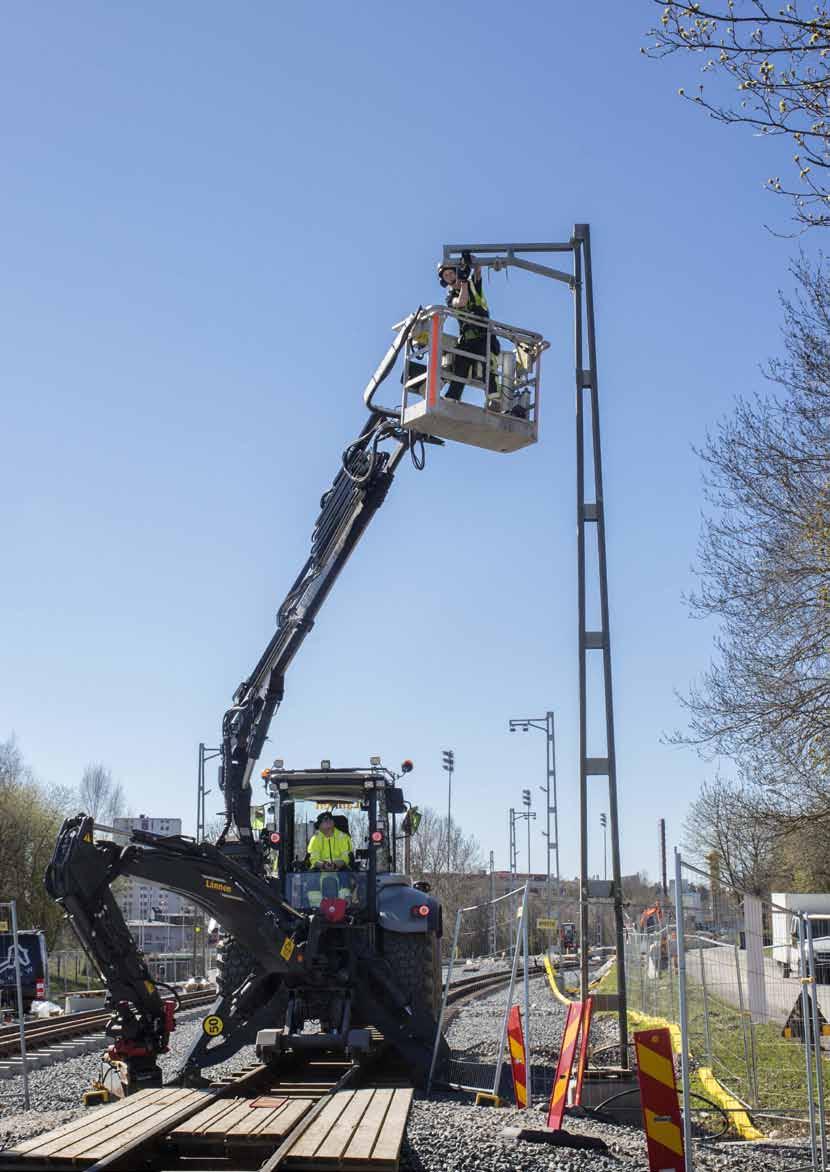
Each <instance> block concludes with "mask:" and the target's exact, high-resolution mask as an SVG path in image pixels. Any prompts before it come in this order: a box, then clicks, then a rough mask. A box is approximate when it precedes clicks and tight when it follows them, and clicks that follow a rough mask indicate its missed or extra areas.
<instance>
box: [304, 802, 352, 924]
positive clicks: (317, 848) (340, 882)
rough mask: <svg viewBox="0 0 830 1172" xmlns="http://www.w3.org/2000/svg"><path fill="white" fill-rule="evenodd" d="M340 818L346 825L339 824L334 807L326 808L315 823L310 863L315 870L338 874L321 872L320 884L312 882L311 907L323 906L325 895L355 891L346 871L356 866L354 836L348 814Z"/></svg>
mask: <svg viewBox="0 0 830 1172" xmlns="http://www.w3.org/2000/svg"><path fill="white" fill-rule="evenodd" d="M339 820H341V821H342V823H343V824H344V826H345V829H344V828H341V827H340V826H338V825H337V821H336V820H335V816H334V814H332V812H331V810H324V811H323V813H322V814H321V815H320V816H319V818H318V819H317V821H316V822H315V824H314V825H315V827H316V830H315V833H314V834H312V836H311V839H310V841H309V844H308V862H309V866H310V867H311V869H312V871H321V872H336V874H323V875H321V877H320V886H319V888H317V887H316V886H315V887H313V888H312V886H311V885H309V887H308V902H309V905H310V906H311V907H319V906H320V901H321V900H322V899H323V897H325V898H326V899H337V898H339V899H349V898H350V897H351V894H352V882H351V877H350V876H349V875H346V874H343V872H344V871H351V870H352V869H353V867H354V852H353V849H352V840H351V836H350V835H349V833H348V829H347V828H348V822H346V818H345V816H344V815H340V819H339Z"/></svg>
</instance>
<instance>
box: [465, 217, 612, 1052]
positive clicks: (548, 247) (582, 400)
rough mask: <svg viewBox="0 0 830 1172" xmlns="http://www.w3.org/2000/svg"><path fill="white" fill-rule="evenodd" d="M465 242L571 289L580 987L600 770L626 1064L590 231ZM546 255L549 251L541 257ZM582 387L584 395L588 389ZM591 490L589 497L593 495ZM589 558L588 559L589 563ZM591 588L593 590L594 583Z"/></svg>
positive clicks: (500, 262)
mask: <svg viewBox="0 0 830 1172" xmlns="http://www.w3.org/2000/svg"><path fill="white" fill-rule="evenodd" d="M465 250H468V251H470V252H471V253H473V254H474V255H475V260H476V264H477V265H479V266H481V267H489V268H493V269H495V270H496V271H499V270H500V269H504V268H508V267H511V266H512V267H514V268H518V269H522V270H524V271H525V272H529V273H535V274H537V275H538V276H542V277H546V278H550V279H551V280H553V281H556V282H560V283H562V284H565V285H567V286H568V288H569V289H571V291H572V293H573V295H574V352H575V370H576V465H577V467H576V489H577V505H576V519H577V576H578V597H579V609H578V623H579V626H578V645H579V823H580V826H579V830H580V834H579V839H580V842H579V901H580V916H579V918H580V937H581V938H580V988H581V995H582V997H583V998H584V997H586V996H587V993H588V946H589V940H588V903H589V893H588V778H589V777H605V778H607V781H608V806H609V810H608V820H609V829H610V831H611V835H610V837H611V874H612V882H613V901H614V920H615V945H616V954H617V958H616V959H617V976H618V987H619V994H618V996H619V1013H618V1020H619V1032H620V1049H621V1058H622V1064H623V1066H624V1067H627V1066H628V1024H627V1020H626V990H625V939H624V923H623V909H622V883H621V879H622V875H621V866H620V828H619V814H618V809H617V763H616V750H615V743H614V706H613V696H612V688H611V636H610V629H609V622H608V571H607V565H606V556H605V506H604V497H603V484H602V450H601V443H600V427H599V398H598V391H597V384H598V379H597V348H596V323H595V318H594V292H593V277H592V270H591V233H590V229H589V227H588V225H587V224H575V225H574V230H573V235H572V236H571V239H570V240H568V241H552V242H545V243H542V242H536V243H506V244H445V245H444V260H445V261H452V260H457V259H458V258H459V257H460V255H461V253H462V252H463V251H465ZM559 253H563V254H564V253H571V254H572V256H573V273H572V274H571V273H567V272H564V271H563V270H561V269H556V268H553V267H552V266H551V265H546V264H541V263H539V259H537V258H540V257H541V256H542V254H559ZM545 259H547V257H545ZM586 392H587V395H586ZM586 401H587V411H588V414H589V424H588V426H589V427H590V435H591V444H590V461H591V468H590V471H591V472H592V475H591V476H590V477H589V486H590V491H589V497H588V499H587V500H586V484H585V473H586V443H585V428H586V424H585V414H586ZM591 496H592V497H593V499H591ZM590 526H594V527H595V531H594V532H593V533H592V538H595V548H596V564H597V566H598V582H597V583H592V586H593V587H594V589H595V590H596V592H597V593H598V596H599V607H600V628H599V630H588V629H587V627H586V620H587V602H586V598H587V573H586V552H585V546H586V533H587V530H588V529H589V527H590ZM590 564H591V565H593V564H594V562H593V560H592V561H591V563H590ZM592 596H593V591H592ZM590 651H600V652H602V668H603V680H604V690H603V691H604V709H605V711H604V717H605V721H604V725H605V747H604V755H603V756H589V755H588V754H589V749H588V693H587V658H588V653H589V652H590ZM591 727H592V728H594V727H602V717H601V714H600V715H599V719H592V721H591Z"/></svg>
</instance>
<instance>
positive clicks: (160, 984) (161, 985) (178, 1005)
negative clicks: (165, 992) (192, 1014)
mask: <svg viewBox="0 0 830 1172" xmlns="http://www.w3.org/2000/svg"><path fill="white" fill-rule="evenodd" d="M156 985H158V987H159V989H169V990H170V992H171V993H172V994H173V996H174V997H175V999H176V1009H177V1010H179V1009H181V1007H182V999H181V997H180V996H179V993H178V990H177V989H174V988H173V986H172V985H168V984H167V982H166V981H156Z"/></svg>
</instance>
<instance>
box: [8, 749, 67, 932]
mask: <svg viewBox="0 0 830 1172" xmlns="http://www.w3.org/2000/svg"><path fill="white" fill-rule="evenodd" d="M71 802H72V796H71V793H70V792H69V791H68V790H66V789H63V788H60V787H51V788H50V789H49V790H47V789H46V788H45V787H44V786H42V785H40V784H38V782H37V781H36V780H35V778H34V776H33V774H32V771H31V770H30V769H29V768H28V766H27V765H26V763H25V761H24V759H23V755H22V753H21V751H20V749H19V747H18V746H17V744H16V743H15V741H14V739H9V740H6V741H4V742H0V900H2V901H7V900H11V899H14V900H16V901H17V918H18V923H19V924H20V927H21V928H42V929H43V930H44V931H45V932H46V937H47V943H48V944H49V945H50V946H51V945H52V944H53V943H54V942H55V939H56V938H57V935H58V932H59V929H60V925H61V921H62V918H63V913H62V912H61V910H60V908H59V907H58V906H57V904H55V903H54V902H53V901H52V900H51V899H50V898H49V896H48V895H47V894H46V889H45V888H44V885H43V876H44V874H45V871H46V867H47V865H48V863H49V861H50V859H51V857H52V851H53V849H54V846H55V839H56V837H57V833H58V830H59V829H60V825H61V822H62V820H63V818H64V817H65V815H66V814H67V812H68V810H69V808H70V804H71Z"/></svg>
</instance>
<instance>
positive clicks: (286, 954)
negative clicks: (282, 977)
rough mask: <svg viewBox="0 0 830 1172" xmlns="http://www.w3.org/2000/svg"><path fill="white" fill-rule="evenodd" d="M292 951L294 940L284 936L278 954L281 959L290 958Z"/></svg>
mask: <svg viewBox="0 0 830 1172" xmlns="http://www.w3.org/2000/svg"><path fill="white" fill-rule="evenodd" d="M293 951H294V941H293V940H292V939H291V937H290V936H286V938H285V941H284V943H283V946H282V948H281V949H280V956H281V957H282V959H283V960H291V954H292V952H293Z"/></svg>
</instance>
